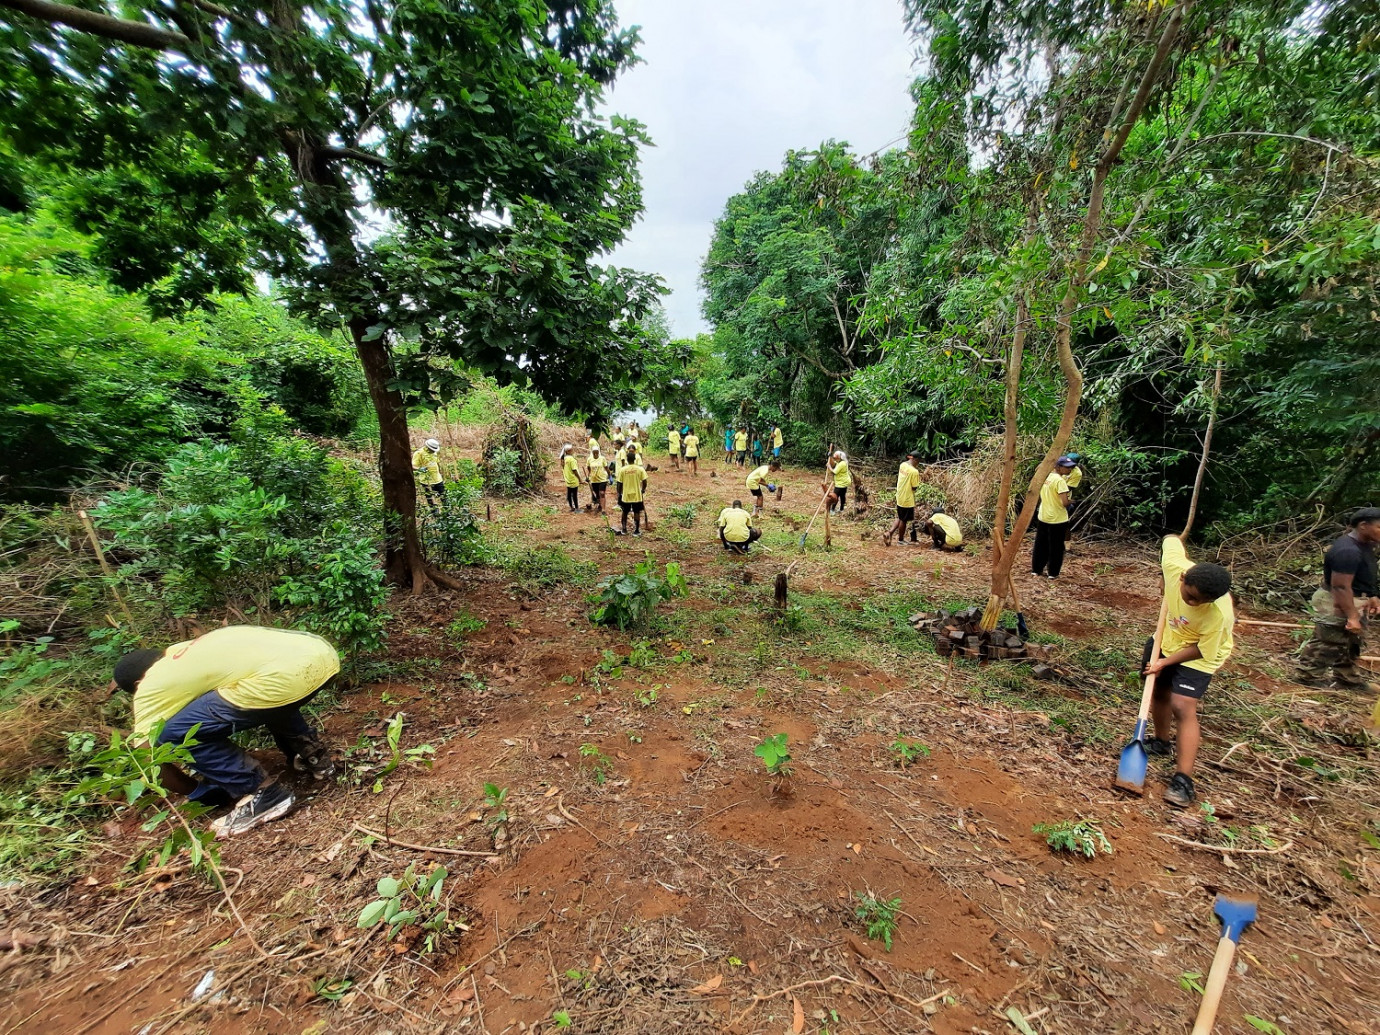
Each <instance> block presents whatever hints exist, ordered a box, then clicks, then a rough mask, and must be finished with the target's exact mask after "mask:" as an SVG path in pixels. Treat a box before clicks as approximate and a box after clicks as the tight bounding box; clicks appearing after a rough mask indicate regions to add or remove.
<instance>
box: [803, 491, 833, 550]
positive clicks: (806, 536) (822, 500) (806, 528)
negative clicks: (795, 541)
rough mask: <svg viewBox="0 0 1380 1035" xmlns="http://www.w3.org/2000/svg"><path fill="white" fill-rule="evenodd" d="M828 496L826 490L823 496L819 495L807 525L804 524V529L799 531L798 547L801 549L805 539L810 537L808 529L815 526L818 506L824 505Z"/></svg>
mask: <svg viewBox="0 0 1380 1035" xmlns="http://www.w3.org/2000/svg"><path fill="white" fill-rule="evenodd" d="M828 498H829V494H828V493H827V492H826V493H825V494H824V495H823V496H821V497H820V499H819V504H818V505H817V506H816V507H815V512H814V514H813V515H811V517H810V523H809V524H808V525H806V526H805V531H804V532H802V533H801V535H800V549H801V550H804V549H805V540H806V539H808V538H809V537H810V529H812V528H814V527H815V518H817V517H819V510H820V507H823V506H824V501H825V500H827V499H828Z"/></svg>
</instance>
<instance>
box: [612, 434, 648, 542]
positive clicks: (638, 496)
mask: <svg viewBox="0 0 1380 1035" xmlns="http://www.w3.org/2000/svg"><path fill="white" fill-rule="evenodd" d="M618 484H619V485H620V486H621V492H619V494H618V506H619V509H621V510H622V511H623V532H622V534H623V535H627V534H628V515H629V514H631V515H632V516H633V535H635V536H638V537H639V538H640V537H641V535H642V512H643V509H644V508H643V505H642V500H643V495H644V493H645V491H646V486H647V470H646V468H644V467H643V466H642V465H641V464H640V463H638V460H637V447H636V446H634V445H632V444H631V443H630V444H629V445H628V449H627V459H626V460H625V461H624V462H623V466H622V468H621V469H620V470H619V472H618Z"/></svg>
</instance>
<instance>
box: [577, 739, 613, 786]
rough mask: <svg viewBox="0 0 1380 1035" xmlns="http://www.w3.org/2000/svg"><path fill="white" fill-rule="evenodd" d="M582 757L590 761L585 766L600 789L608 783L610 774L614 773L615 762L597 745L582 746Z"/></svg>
mask: <svg viewBox="0 0 1380 1035" xmlns="http://www.w3.org/2000/svg"><path fill="white" fill-rule="evenodd" d="M580 757H581V758H584V759H587V760H588V761H587V762H585V763H584V765H585V767H586V768H587V769H588V770H589V776H590V779H591V780H593V781H594V782H595V783H596V784H598V785H599V786H600V787H602V786H604V784H606V783H608V779H609V774H610V773H611V772H613V760H612V759H611V758H609V756H608V755H606V754H604V753H603V752H602V751H600V750H599V748H598V746H597V745H595V744H581V745H580Z"/></svg>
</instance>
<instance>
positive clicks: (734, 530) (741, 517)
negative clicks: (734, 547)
mask: <svg viewBox="0 0 1380 1035" xmlns="http://www.w3.org/2000/svg"><path fill="white" fill-rule="evenodd" d="M719 527H720V528H722V529H723V530H724V538H725V539H727V540H728V541H729V542H730V543H745V542H747V541H748V539H749V538H751V533H750V532H749V529H751V528H752V515H751V514H749V513H748V512H747V511H746V510H744V509H743V508H742V507H724V509H723V510H721V511H719Z"/></svg>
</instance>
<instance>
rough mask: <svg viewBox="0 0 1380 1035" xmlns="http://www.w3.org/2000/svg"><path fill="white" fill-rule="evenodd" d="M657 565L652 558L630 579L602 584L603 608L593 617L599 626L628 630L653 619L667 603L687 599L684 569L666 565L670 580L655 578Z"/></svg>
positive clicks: (613, 578) (620, 577)
mask: <svg viewBox="0 0 1380 1035" xmlns="http://www.w3.org/2000/svg"><path fill="white" fill-rule="evenodd" d="M654 568H655V565H654V564H653V562H652V558H651V556H650V555H648V557H647V559H646V560H644V561H641V562H639V563H638V565H637V567H635V568H634V569H633V570H632V571H631V572H629V573H628V574H626V575H611V576H610V577H608V578H606V579H605V580H604V581H603V582H601V583H599V607H597V608H596V609H595V611H594V613H593V614H592V615H591V616H590V620H591V621H593V622H594V623H595V624H596V625H616V626H617V627H618V628H619V629H628V628H629V627H631V626H634V625H637V624H639V623H641V622H642V621H644V620H645V619H646V618H647V617H649V616H650V615H651V614H652V613H653V612H654V611H656V609H657V605H659V604H660V603H661V602H662V601H663V600H670V599H671V598H672V597H677V596H684V595H685V578H684V576H682V575H681V573H680V565H679V564H676V563H675V562H674V561H672V562H671V563H669V564H667V565H666V577H665V578H662V577H661V576H659V575H654V574H652V571H653V569H654Z"/></svg>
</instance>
